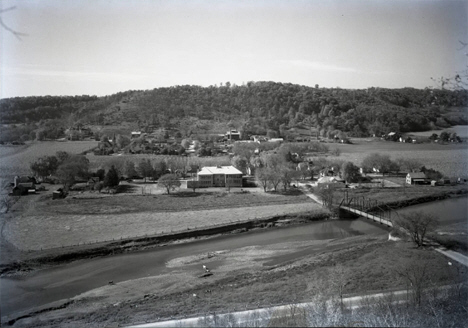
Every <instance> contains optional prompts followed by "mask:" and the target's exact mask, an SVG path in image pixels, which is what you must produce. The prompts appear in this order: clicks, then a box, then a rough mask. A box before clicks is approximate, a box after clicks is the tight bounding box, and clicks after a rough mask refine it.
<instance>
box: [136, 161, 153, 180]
mask: <svg viewBox="0 0 468 328" xmlns="http://www.w3.org/2000/svg"><path fill="white" fill-rule="evenodd" d="M138 172H139V173H140V175H141V176H142V177H143V178H144V179H145V182H146V178H147V177H151V176H152V175H153V166H152V165H151V162H150V160H149V159H142V160H141V162H140V163H139V164H138Z"/></svg>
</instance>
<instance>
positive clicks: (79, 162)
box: [56, 155, 89, 189]
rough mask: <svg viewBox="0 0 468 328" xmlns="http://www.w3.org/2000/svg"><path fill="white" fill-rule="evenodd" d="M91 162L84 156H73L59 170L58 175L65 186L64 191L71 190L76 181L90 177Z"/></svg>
mask: <svg viewBox="0 0 468 328" xmlns="http://www.w3.org/2000/svg"><path fill="white" fill-rule="evenodd" d="M88 169H89V160H88V159H87V158H86V156H84V155H71V156H70V157H69V158H68V159H67V160H65V161H64V162H63V163H62V164H60V166H59V167H58V169H57V172H56V175H57V177H58V178H59V180H60V182H61V183H62V184H63V186H64V189H68V188H70V187H71V186H72V185H73V184H74V183H75V181H76V179H77V178H78V179H80V178H81V179H85V178H87V176H88Z"/></svg>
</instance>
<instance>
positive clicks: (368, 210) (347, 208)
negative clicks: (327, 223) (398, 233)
mask: <svg viewBox="0 0 468 328" xmlns="http://www.w3.org/2000/svg"><path fill="white" fill-rule="evenodd" d="M344 193H345V194H344V197H343V199H342V200H341V202H340V204H339V206H338V209H339V214H340V217H343V216H345V215H346V214H347V213H352V214H356V215H359V216H362V217H365V218H367V219H369V220H372V221H375V222H378V223H380V224H384V225H386V226H388V227H393V222H392V221H393V219H394V218H396V217H397V216H399V215H398V213H397V212H395V210H393V209H392V208H391V207H390V206H388V205H386V204H383V203H380V202H378V201H376V200H372V199H369V198H366V197H363V196H354V197H351V198H350V197H349V195H348V191H345V192H344ZM377 213H378V214H377Z"/></svg>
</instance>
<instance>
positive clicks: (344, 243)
mask: <svg viewBox="0 0 468 328" xmlns="http://www.w3.org/2000/svg"><path fill="white" fill-rule="evenodd" d="M350 222H351V221H350ZM272 256H273V257H272ZM202 264H203V265H205V264H206V265H207V266H208V267H209V268H210V270H211V273H212V275H210V276H204V275H203V269H202ZM165 266H166V267H167V270H168V271H167V272H164V273H162V274H158V275H150V276H147V277H144V278H140V279H132V280H125V281H121V282H119V281H115V283H114V284H110V285H106V286H102V287H99V288H95V289H92V290H90V291H88V292H86V293H83V294H81V295H78V296H76V297H73V298H70V299H65V300H63V301H62V303H60V304H59V303H55V304H54V307H47V306H46V307H43V309H47V310H43V311H38V312H35V313H34V312H33V311H31V312H33V314H32V315H31V314H29V315H24V314H23V315H24V317H23V318H22V319H19V320H16V319H18V317H15V316H12V317H8V318H3V320H4V322H7V321H8V320H12V321H11V323H15V326H18V327H33V326H34V327H62V326H80V327H98V326H117V325H131V324H137V323H145V322H152V321H160V320H165V319H171V318H183V317H184V316H197V315H199V316H203V315H206V314H207V313H213V312H215V313H229V312H234V311H239V310H245V309H255V308H258V307H260V306H269V305H274V304H278V303H283V304H284V303H298V302H306V301H309V300H310V299H312V298H313V297H314V296H316V295H319V294H320V295H323V296H324V297H328V296H329V297H335V298H337V297H339V295H340V290H342V294H343V296H345V297H346V296H354V295H362V294H366V293H377V292H381V291H388V290H396V289H405V288H406V287H407V286H406V282H405V281H404V280H401V278H400V276H399V275H398V273H397V271H398V270H401V269H408V270H415V272H416V271H417V270H419V269H420V268H421V267H423V266H426V267H427V268H430V270H429V272H428V274H429V275H428V277H427V281H425V283H426V284H425V286H438V285H446V284H452V283H454V282H460V281H464V277H465V275H466V268H464V267H462V266H459V265H458V264H457V263H454V264H453V266H448V265H447V260H446V258H445V257H444V256H443V255H441V254H439V253H437V252H433V251H430V250H427V249H417V248H415V247H414V246H413V244H412V243H406V242H391V241H388V240H387V235H386V234H383V235H381V234H380V235H372V234H370V235H364V236H363V235H361V236H353V237H347V238H340V239H332V240H322V241H321V242H320V243H317V242H316V241H314V240H309V241H302V242H288V243H284V244H272V245H269V246H248V247H241V248H236V249H226V250H224V251H218V252H210V253H206V252H200V253H199V255H193V256H183V255H181V256H180V257H178V258H175V259H173V260H171V261H168V262H167V263H166V264H165ZM344 282H346V284H344Z"/></svg>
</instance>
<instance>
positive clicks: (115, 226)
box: [3, 193, 325, 250]
mask: <svg viewBox="0 0 468 328" xmlns="http://www.w3.org/2000/svg"><path fill="white" fill-rule="evenodd" d="M187 195H192V193H187ZM233 208H235V210H233ZM302 212H308V213H310V214H313V213H317V214H319V213H324V212H325V210H323V209H322V208H321V207H320V206H319V205H317V204H315V203H313V202H311V201H310V199H308V198H307V197H305V196H303V195H301V194H299V195H295V196H284V195H271V194H263V193H257V194H233V193H231V194H228V193H215V194H202V193H196V196H194V197H193V196H192V197H190V196H186V197H183V196H182V197H181V196H180V195H177V194H176V195H156V196H116V197H104V198H98V199H96V198H93V199H72V198H71V199H70V198H67V199H63V200H54V201H51V200H50V195H49V196H40V195H35V196H30V197H25V198H22V199H21V202H20V203H18V204H17V205H16V207H15V210H14V211H13V212H11V213H9V214H8V216H5V225H4V229H3V236H4V238H5V239H6V240H7V241H8V242H10V243H11V244H12V245H14V246H15V247H17V248H19V249H21V250H40V249H48V248H55V247H62V246H71V245H77V244H83V243H85V244H87V243H94V242H102V241H111V240H118V239H120V238H124V239H125V238H130V237H136V236H140V237H141V236H145V235H156V234H161V233H170V232H176V231H186V230H188V229H196V228H202V227H208V226H213V225H219V224H226V223H230V222H237V221H247V220H254V219H256V218H265V217H271V216H277V215H283V214H292V213H302Z"/></svg>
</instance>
